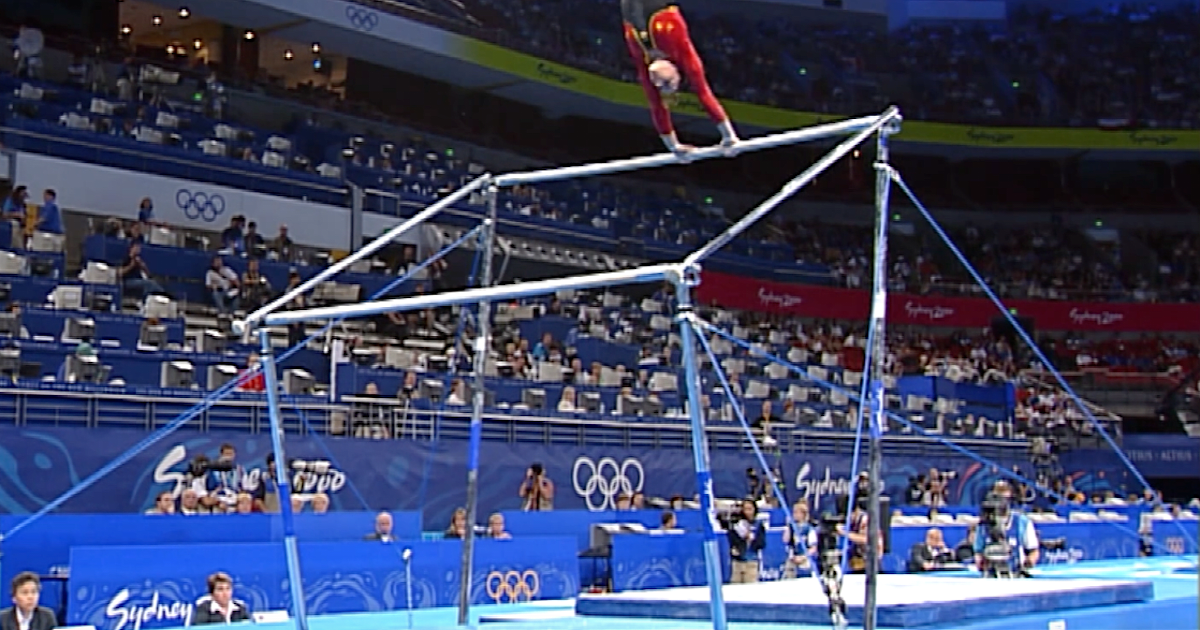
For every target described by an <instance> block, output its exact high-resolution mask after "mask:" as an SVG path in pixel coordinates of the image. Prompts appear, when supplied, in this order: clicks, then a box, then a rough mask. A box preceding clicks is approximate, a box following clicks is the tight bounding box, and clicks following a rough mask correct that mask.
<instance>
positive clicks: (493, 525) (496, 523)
mask: <svg viewBox="0 0 1200 630" xmlns="http://www.w3.org/2000/svg"><path fill="white" fill-rule="evenodd" d="M487 537H488V538H491V539H492V540H511V539H512V534H510V533H508V531H506V530H505V529H504V515H503V514H501V513H499V512H492V515H491V516H489V517H488V524H487Z"/></svg>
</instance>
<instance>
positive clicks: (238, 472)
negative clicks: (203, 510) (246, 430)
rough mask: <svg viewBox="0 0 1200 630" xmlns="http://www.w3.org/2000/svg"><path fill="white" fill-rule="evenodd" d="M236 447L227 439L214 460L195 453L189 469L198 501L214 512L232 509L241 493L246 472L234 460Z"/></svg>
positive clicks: (230, 510)
mask: <svg viewBox="0 0 1200 630" xmlns="http://www.w3.org/2000/svg"><path fill="white" fill-rule="evenodd" d="M236 458H237V450H236V449H234V447H233V445H232V444H229V443H228V442H226V443H225V444H222V445H221V450H220V455H218V457H217V459H216V460H209V459H208V458H207V457H205V456H204V455H197V456H196V457H195V458H194V459H193V460H192V465H191V469H190V470H189V471H188V472H189V474H190V475H191V477H192V489H194V490H195V491H196V494H197V495H199V497H200V502H201V503H202V504H204V506H205V507H207V508H209V509H211V510H213V511H214V512H232V511H234V508H235V507H236V506H237V495H238V494H239V493H241V492H242V479H243V478H244V477H245V471H244V470H242V467H241V466H238V465H237V463H236V461H235V460H236Z"/></svg>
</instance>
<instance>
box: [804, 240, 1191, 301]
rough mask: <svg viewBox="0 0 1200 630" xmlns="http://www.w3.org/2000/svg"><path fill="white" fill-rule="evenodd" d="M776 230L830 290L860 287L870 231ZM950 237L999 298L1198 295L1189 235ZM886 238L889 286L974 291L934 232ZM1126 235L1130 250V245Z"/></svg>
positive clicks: (866, 275)
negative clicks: (826, 276)
mask: <svg viewBox="0 0 1200 630" xmlns="http://www.w3.org/2000/svg"><path fill="white" fill-rule="evenodd" d="M783 228H784V233H785V234H786V241H787V243H788V245H790V246H791V247H792V249H793V251H794V252H795V256H796V260H797V262H800V263H816V264H821V265H826V266H828V268H829V270H830V274H831V276H832V282H833V283H834V284H835V285H837V286H842V287H846V288H851V289H861V288H867V287H869V286H870V276H871V273H872V266H871V261H872V255H873V251H874V248H873V238H874V234H873V229H872V228H870V227H869V226H866V225H858V226H854V225H850V226H847V225H839V224H833V223H826V222H822V221H816V220H804V221H794V222H788V223H786V224H785V225H784V226H783ZM950 234H951V236H952V237H953V238H954V240H955V244H956V245H958V247H959V248H960V249H961V250H962V252H963V253H964V254H965V255H966V257H967V260H969V261H971V264H972V265H973V266H974V267H975V269H976V270H977V271H978V272H979V274H980V275H981V276H982V277H983V278H984V279H985V280H986V281H987V282H988V284H989V286H991V287H992V288H993V289H994V290H995V291H996V292H997V294H999V295H1000V296H1001V297H1004V298H1017V299H1032V300H1086V301H1103V302H1107V301H1113V302H1147V303H1149V302H1191V301H1195V300H1197V299H1200V263H1197V260H1200V257H1197V256H1196V252H1197V250H1198V249H1200V241H1198V240H1197V237H1196V236H1195V235H1194V234H1189V233H1186V232H1181V231H1178V230H1166V229H1162V230H1120V231H1119V234H1118V236H1117V239H1116V240H1115V241H1101V240H1095V239H1092V238H1090V237H1088V236H1087V235H1085V234H1084V232H1083V231H1082V230H1080V229H1076V228H1071V227H1066V226H1063V225H1059V224H1045V225H1028V226H1022V227H1019V228H1006V227H1002V226H988V227H986V228H981V227H979V226H976V225H973V224H966V225H962V226H958V227H952V228H950ZM890 238H891V243H892V244H891V250H890V255H891V257H892V259H893V260H892V261H891V264H890V269H889V273H890V285H889V290H892V291H903V292H907V293H914V294H920V295H923V294H934V293H936V294H943V295H965V296H978V295H982V292H981V289H980V288H979V285H978V283H976V282H975V280H974V278H972V277H971V275H970V274H969V273H968V271H967V269H966V268H965V267H964V266H963V265H962V263H961V262H960V261H958V260H957V259H956V258H954V256H953V253H952V252H951V251H950V250H949V249H948V248H947V247H946V246H945V245H944V244H943V243H941V241H940V239H938V238H937V236H935V235H933V234H932V233H917V234H915V235H905V234H902V233H898V232H895V231H893V233H892V235H891V237H890ZM1125 239H1129V240H1128V241H1126V240H1125ZM1131 241H1132V242H1135V243H1136V244H1137V245H1140V247H1137V248H1135V247H1132V246H1131ZM1122 243H1124V244H1125V245H1126V246H1125V247H1122Z"/></svg>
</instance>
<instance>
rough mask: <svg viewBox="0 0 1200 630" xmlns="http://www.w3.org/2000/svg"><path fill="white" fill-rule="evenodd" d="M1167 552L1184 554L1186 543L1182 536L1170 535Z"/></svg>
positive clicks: (1178, 554)
mask: <svg viewBox="0 0 1200 630" xmlns="http://www.w3.org/2000/svg"><path fill="white" fill-rule="evenodd" d="M1165 546H1166V548H1167V553H1169V554H1171V555H1175V556H1181V555H1183V552H1184V550H1185V545H1184V544H1183V537H1182V536H1168V537H1167V540H1166V545H1165Z"/></svg>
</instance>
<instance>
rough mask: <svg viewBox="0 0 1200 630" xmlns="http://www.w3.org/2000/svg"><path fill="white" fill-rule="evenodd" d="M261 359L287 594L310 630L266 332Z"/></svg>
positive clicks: (301, 626)
mask: <svg viewBox="0 0 1200 630" xmlns="http://www.w3.org/2000/svg"><path fill="white" fill-rule="evenodd" d="M258 339H259V350H260V355H259V358H260V360H261V361H262V373H263V378H264V380H265V381H266V389H267V410H268V411H269V414H268V415H269V416H270V419H271V449H272V451H273V452H274V453H275V486H276V489H277V491H278V493H279V514H280V515H281V516H282V517H283V552H284V556H285V557H286V559H287V572H288V593H289V594H290V595H291V598H292V601H291V613H292V617H293V618H295V620H296V628H297V630H308V612H307V611H306V606H305V603H304V583H303V582H302V581H301V580H302V579H303V578H302V576H301V575H300V553H299V550H298V549H297V547H296V525H295V519H294V518H293V516H292V492H291V484H290V481H289V479H288V471H287V460H286V459H285V456H284V452H283V414H282V412H281V411H280V409H279V375H278V374H276V372H275V354H274V349H273V348H271V338H270V335H269V334H268V332H267V329H266V328H261V329H259V331H258Z"/></svg>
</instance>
